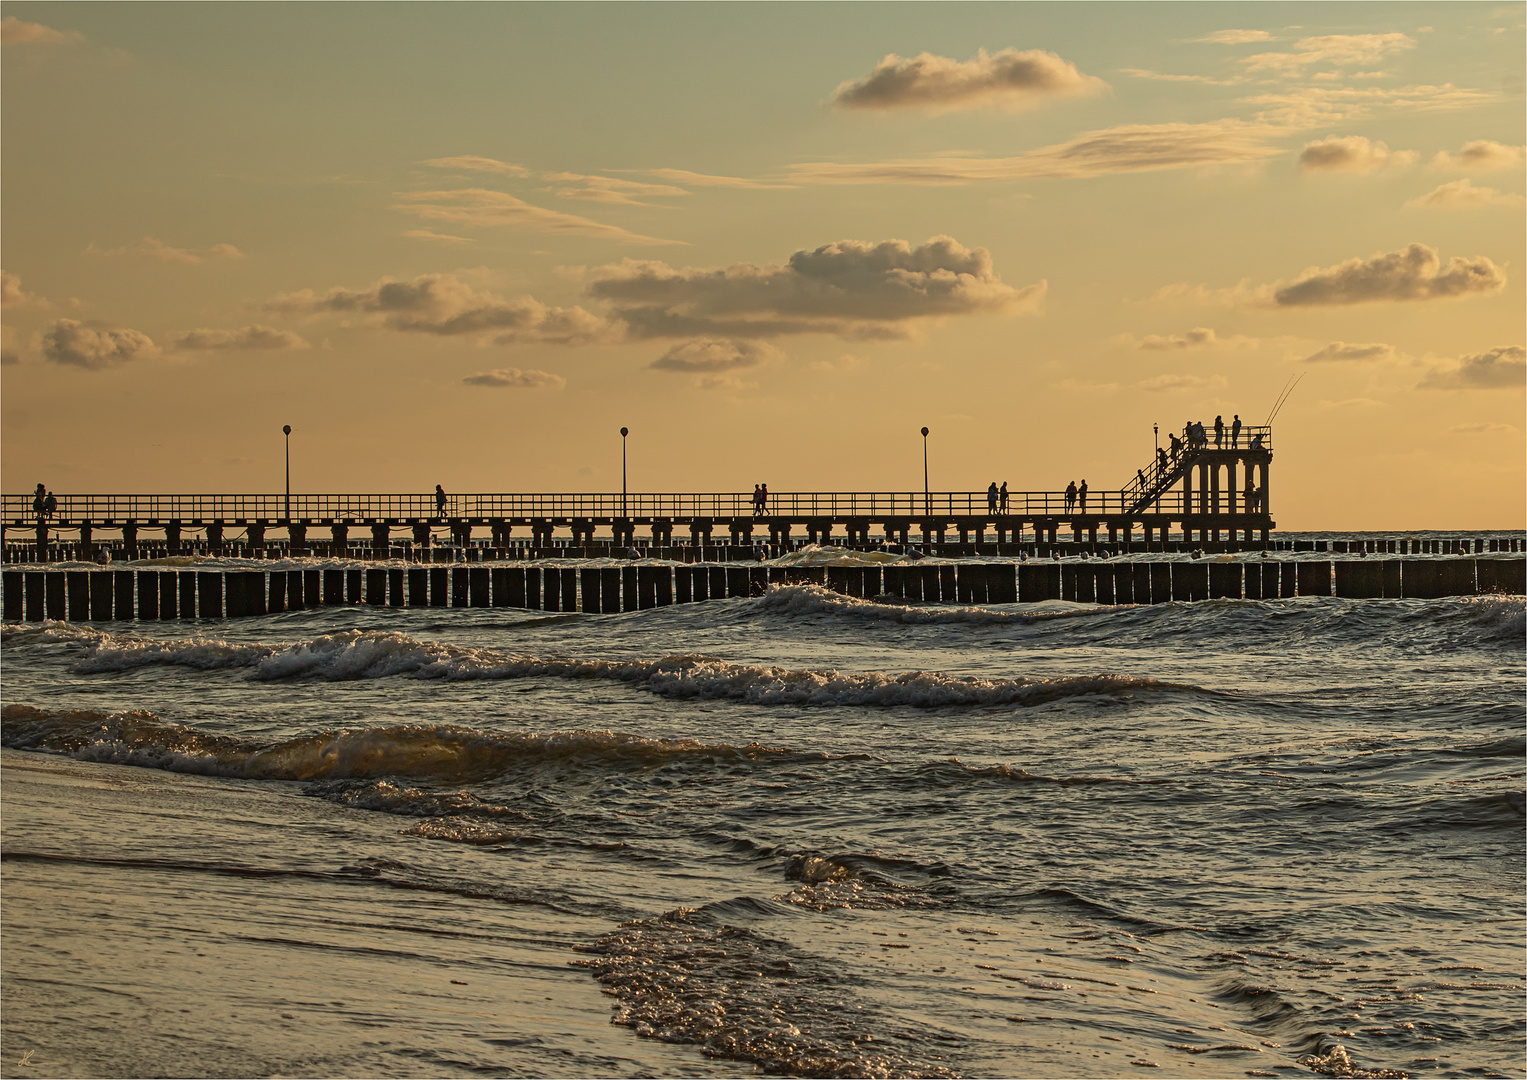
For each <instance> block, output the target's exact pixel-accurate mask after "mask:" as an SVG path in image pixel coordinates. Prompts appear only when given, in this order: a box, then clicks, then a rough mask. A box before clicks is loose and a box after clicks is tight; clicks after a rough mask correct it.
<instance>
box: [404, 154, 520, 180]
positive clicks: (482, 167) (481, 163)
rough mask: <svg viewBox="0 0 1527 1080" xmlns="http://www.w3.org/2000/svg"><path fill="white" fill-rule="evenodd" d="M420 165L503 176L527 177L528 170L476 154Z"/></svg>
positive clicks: (421, 163)
mask: <svg viewBox="0 0 1527 1080" xmlns="http://www.w3.org/2000/svg"><path fill="white" fill-rule="evenodd" d="M419 164H420V165H432V166H434V167H435V168H437V169H463V170H465V171H467V172H486V173H500V174H502V175H504V176H529V175H530V170H529V169H527V168H525V166H523V165H511V164H510V163H509V162H507V161H496V160H494V159H493V158H490V157H478V156H477V155H476V154H462V155H461V156H460V157H438V158H430V159H429V160H428V161H421V162H419Z"/></svg>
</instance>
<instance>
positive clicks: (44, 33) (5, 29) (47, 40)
mask: <svg viewBox="0 0 1527 1080" xmlns="http://www.w3.org/2000/svg"><path fill="white" fill-rule="evenodd" d="M84 40H85V35H84V34H81V33H79V32H78V31H75V30H54V29H53V28H52V27H51V26H44V25H43V24H42V23H34V22H22V21H21V20H20V19H18V18H16V16H14V15H7V16H5V17H4V18H0V45H73V44H76V43H78V42H81V41H84Z"/></svg>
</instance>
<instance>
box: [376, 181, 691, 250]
mask: <svg viewBox="0 0 1527 1080" xmlns="http://www.w3.org/2000/svg"><path fill="white" fill-rule="evenodd" d="M396 198H397V199H398V202H397V203H395V204H394V205H393V209H394V210H401V211H403V212H404V213H407V214H413V215H414V216H416V217H421V218H424V219H426V220H430V221H454V222H458V223H460V224H464V225H476V226H479V227H482V228H496V227H508V228H517V229H531V230H534V231H536V232H548V233H577V234H580V235H583V236H599V237H605V238H607V239H611V240H623V241H625V242H626V243H630V244H678V243H682V241H679V240H661V239H658V238H657V237H653V236H642V235H641V234H639V233H634V232H630V231H628V230H626V229H622V228H621V227H620V226H618V225H606V224H604V223H602V222H598V221H592V220H590V219H589V218H586V217H579V216H577V215H576V214H564V213H563V212H562V211H560V210H548V209H546V208H545V207H543V206H535V205H533V204H531V203H528V202H526V201H525V200H523V199H517V198H515V197H514V196H513V195H509V194H506V193H505V192H502V191H489V190H488V189H486V188H461V189H459V190H455V191H411V192H404V193H402V194H399V195H397V196H396Z"/></svg>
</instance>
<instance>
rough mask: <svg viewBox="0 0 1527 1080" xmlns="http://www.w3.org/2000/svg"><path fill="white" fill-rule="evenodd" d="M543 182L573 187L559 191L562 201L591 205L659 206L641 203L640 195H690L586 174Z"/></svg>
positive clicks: (670, 188)
mask: <svg viewBox="0 0 1527 1080" xmlns="http://www.w3.org/2000/svg"><path fill="white" fill-rule="evenodd" d="M541 179H543V180H550V181H552V182H553V183H555V184H561V185H569V186H562V187H558V188H557V189H556V192H557V198H559V199H587V200H588V201H590V202H607V203H623V204H625V205H627V206H656V205H658V204H656V203H647V202H641V201H640V200H638V199H637V198H636V197H635V196H638V195H647V196H651V195H688V194H689V192H688V191H686V190H685V189H684V188H681V187H674V186H673V185H672V184H644V183H641V182H640V181H637V180H621V179H619V178H617V177H613V176H585V175H583V174H582V173H569V172H559V173H544V174H542V176H541Z"/></svg>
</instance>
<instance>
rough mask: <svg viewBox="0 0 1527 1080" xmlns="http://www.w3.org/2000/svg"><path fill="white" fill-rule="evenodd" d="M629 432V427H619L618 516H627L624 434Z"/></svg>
mask: <svg viewBox="0 0 1527 1080" xmlns="http://www.w3.org/2000/svg"><path fill="white" fill-rule="evenodd" d="M629 434H631V429H630V428H621V429H620V516H621V517H628V516H629V515H628V514H627V513H626V436H627V435H629Z"/></svg>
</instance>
